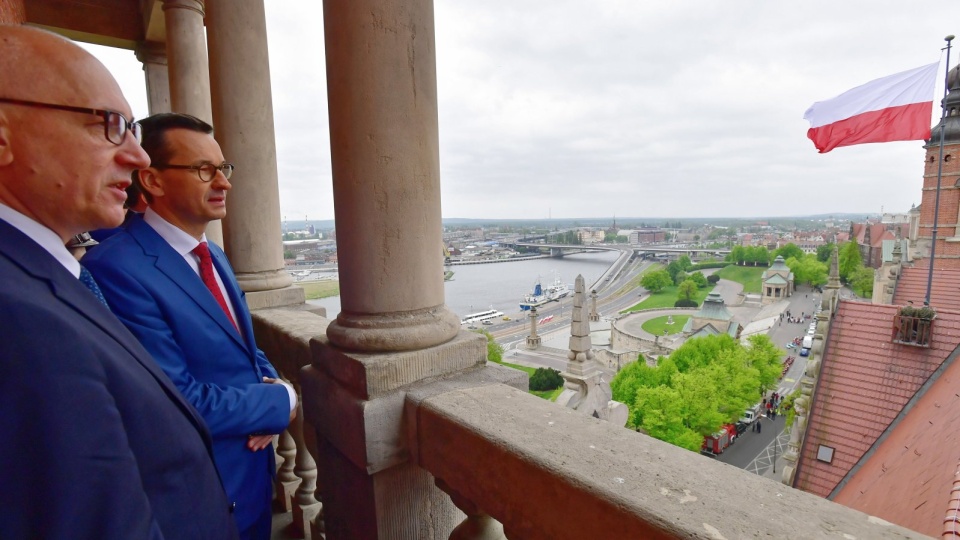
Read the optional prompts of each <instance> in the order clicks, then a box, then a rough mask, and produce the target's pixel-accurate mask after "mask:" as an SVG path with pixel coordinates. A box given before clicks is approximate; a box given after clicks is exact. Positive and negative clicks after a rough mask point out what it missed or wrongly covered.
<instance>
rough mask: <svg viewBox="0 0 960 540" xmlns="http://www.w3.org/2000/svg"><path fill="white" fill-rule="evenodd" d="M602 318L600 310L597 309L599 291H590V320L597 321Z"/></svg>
mask: <svg viewBox="0 0 960 540" xmlns="http://www.w3.org/2000/svg"><path fill="white" fill-rule="evenodd" d="M599 320H600V312H599V311H597V291H596V290H592V291H590V321H591V322H597V321H599Z"/></svg>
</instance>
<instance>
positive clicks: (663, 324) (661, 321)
mask: <svg viewBox="0 0 960 540" xmlns="http://www.w3.org/2000/svg"><path fill="white" fill-rule="evenodd" d="M668 318H669V317H668V316H667V315H664V316H663V317H657V318H656V319H650V320H649V321H647V322H645V323H643V325H642V326H641V328H643V329H644V330H646V331H647V332H650V333H651V334H653V335H655V336H662V335H663V331H664V330H666V331H667V335H671V334H676V333H679V332H680V330H683V325H685V324H687V320H688V319H689V318H690V316H689V315H674V317H673V324H667V320H668Z"/></svg>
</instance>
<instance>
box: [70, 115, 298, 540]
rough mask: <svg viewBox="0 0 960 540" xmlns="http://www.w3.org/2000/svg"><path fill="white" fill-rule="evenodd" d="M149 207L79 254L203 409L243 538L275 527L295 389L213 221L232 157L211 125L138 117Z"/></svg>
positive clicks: (219, 212) (222, 202) (221, 208)
mask: <svg viewBox="0 0 960 540" xmlns="http://www.w3.org/2000/svg"><path fill="white" fill-rule="evenodd" d="M141 125H142V126H143V132H144V136H143V143H142V146H143V148H144V149H145V150H146V151H147V153H148V154H149V155H150V158H151V165H150V167H147V168H144V169H142V170H141V171H140V173H139V176H138V180H139V184H140V187H141V188H142V190H143V194H144V196H145V198H146V199H147V203H148V208H147V211H146V212H145V213H144V214H143V216H133V217H132V218H130V220H128V222H127V224H126V226H125V227H124V228H123V229H122V230H121V231H120V232H118V233H117V234H115V235H113V236H111V237H110V238H108V239H107V240H105V241H104V242H103V243H101V244H100V245H99V246H97V247H96V248H95V249H93V250H91V251H90V252H89V253H88V254H87V255H86V256H85V257H84V258H83V263H84V265H86V266H87V267H88V268H89V269H90V271H91V272H92V273H93V275H94V277H96V278H97V281H98V282H99V283H100V287H101V288H102V289H103V294H104V296H106V299H107V302H109V304H110V306H111V307H112V308H113V310H114V312H115V313H116V314H117V316H118V317H119V318H120V320H121V321H123V323H124V324H126V325H127V327H128V328H129V329H130V330H131V331H132V332H133V333H134V334H135V335H136V336H137V338H138V339H139V340H140V342H141V343H142V344H143V345H144V347H146V348H147V350H148V351H150V353H151V354H152V355H153V356H154V358H155V359H156V360H157V362H158V363H159V364H160V366H161V367H162V368H163V370H164V371H166V373H167V375H169V376H170V378H171V379H172V380H173V382H174V384H175V385H176V386H177V388H179V389H180V391H181V392H182V393H183V395H184V396H185V397H186V398H187V400H188V401H189V402H190V403H192V404H193V405H194V406H195V407H196V408H197V410H198V411H200V414H201V415H202V416H203V418H204V420H206V422H207V425H208V426H209V427H210V432H211V434H212V435H213V450H214V457H215V459H216V462H217V468H218V469H219V471H220V476H221V477H222V478H223V482H224V486H225V487H226V490H227V496H228V497H229V498H230V500H231V501H233V502H235V503H236V505H237V507H236V511H235V512H234V518H235V519H236V521H237V527H238V529H239V530H240V536H241V538H261V539H267V538H269V536H270V523H271V517H272V514H271V507H270V500H271V495H272V483H271V477H272V475H273V474H274V460H273V459H274V455H273V448H272V444H271V442H272V436H273V435H274V434H276V433H280V432H281V431H283V430H284V429H285V428H286V427H287V425H288V424H289V422H290V421H291V420H292V419H293V416H294V414H295V411H296V404H297V398H296V394H295V393H294V391H293V388H292V387H290V386H289V385H288V384H285V383H282V382H281V381H279V379H278V376H277V372H276V370H275V369H274V368H273V366H271V365H270V363H269V362H268V361H267V359H266V357H265V356H264V354H263V352H262V351H260V350H259V349H258V348H257V345H256V343H255V342H254V336H253V325H252V321H251V318H250V312H249V310H248V309H247V305H246V301H245V299H244V294H243V291H241V290H240V287H239V285H238V284H237V280H236V278H235V277H234V275H233V270H232V269H231V267H230V264H229V263H228V262H227V258H226V257H225V256H224V253H223V251H222V250H221V249H220V248H219V247H217V245H216V244H213V243H208V242H207V241H206V236H205V233H204V231H205V230H206V228H207V224H209V223H210V222H211V221H213V220H216V219H221V218H223V217H224V216H225V215H226V197H227V192H228V191H229V190H230V188H231V185H230V181H229V178H230V175H231V174H232V173H233V165H231V164H230V163H228V162H226V160H225V159H224V157H223V154H222V152H221V150H220V145H219V144H217V141H216V140H215V139H214V138H213V135H212V133H213V128H212V127H211V126H210V125H209V124H207V123H205V122H203V121H201V120H198V119H197V118H194V117H192V116H188V115H183V114H175V113H166V114H159V115H154V116H151V117H149V118H147V119H145V120H143V121H142V122H141Z"/></svg>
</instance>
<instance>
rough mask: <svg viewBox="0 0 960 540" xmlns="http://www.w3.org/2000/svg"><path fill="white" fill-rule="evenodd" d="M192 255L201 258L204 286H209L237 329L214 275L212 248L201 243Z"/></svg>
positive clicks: (201, 275) (201, 277) (201, 273)
mask: <svg viewBox="0 0 960 540" xmlns="http://www.w3.org/2000/svg"><path fill="white" fill-rule="evenodd" d="M191 253H193V254H194V255H196V256H197V257H199V258H200V279H202V280H203V284H204V285H206V286H207V289H210V294H212V295H213V298H214V299H215V300H216V301H217V303H218V304H220V309H222V310H223V312H224V313H225V314H226V315H227V318H228V319H230V322H232V323H233V327H234V328H237V321H235V320H233V316H232V315H230V308H229V307H227V301H226V300H225V299H224V298H223V293H222V292H220V285H219V284H217V278H216V276H215V275H214V273H213V259H211V258H210V248H208V247H207V243H206V242H200V243H199V244H197V247H195V248H193V251H191Z"/></svg>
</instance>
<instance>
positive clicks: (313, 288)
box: [294, 280, 340, 300]
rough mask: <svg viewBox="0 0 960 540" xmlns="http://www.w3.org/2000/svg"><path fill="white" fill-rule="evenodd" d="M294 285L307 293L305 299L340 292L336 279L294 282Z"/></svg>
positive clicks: (333, 294) (323, 296) (334, 294)
mask: <svg viewBox="0 0 960 540" xmlns="http://www.w3.org/2000/svg"><path fill="white" fill-rule="evenodd" d="M294 285H296V286H297V287H301V288H303V292H304V294H306V295H307V300H316V299H317V298H326V297H328V296H337V295H339V294H340V282H339V281H336V280H325V281H310V282H307V283H294Z"/></svg>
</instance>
